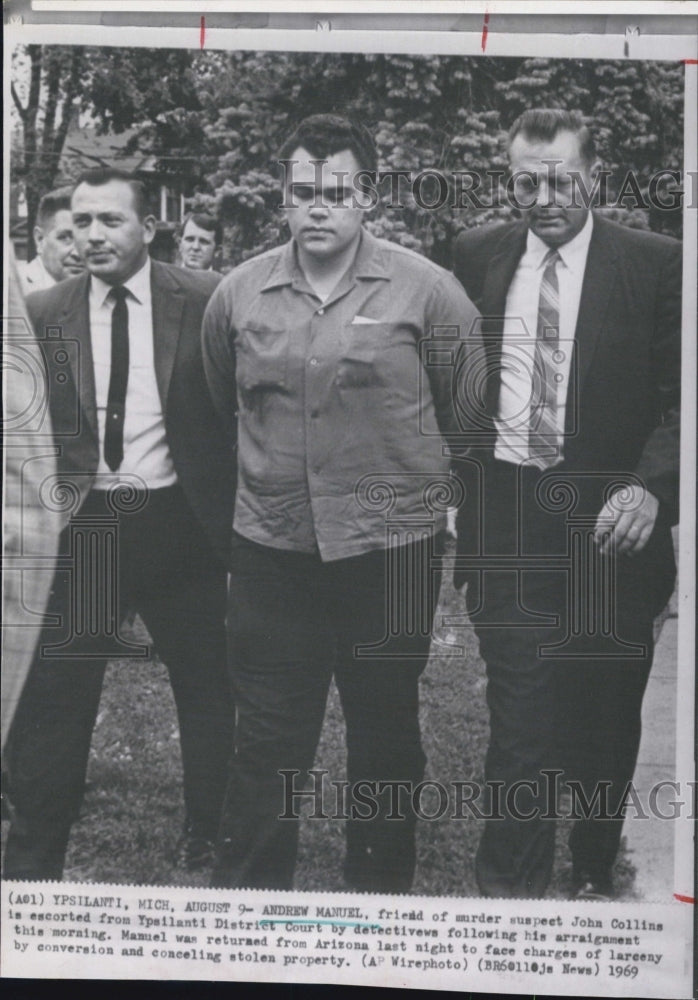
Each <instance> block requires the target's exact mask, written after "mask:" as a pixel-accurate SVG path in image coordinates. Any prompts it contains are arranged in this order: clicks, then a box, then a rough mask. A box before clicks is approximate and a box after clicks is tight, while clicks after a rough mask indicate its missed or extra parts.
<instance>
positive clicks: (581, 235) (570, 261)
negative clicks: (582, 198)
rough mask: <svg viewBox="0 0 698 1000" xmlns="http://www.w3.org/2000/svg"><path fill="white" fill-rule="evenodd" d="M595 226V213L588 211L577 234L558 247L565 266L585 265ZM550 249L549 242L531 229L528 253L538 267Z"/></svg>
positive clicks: (573, 267) (571, 267) (527, 246)
mask: <svg viewBox="0 0 698 1000" xmlns="http://www.w3.org/2000/svg"><path fill="white" fill-rule="evenodd" d="M593 228H594V219H593V215H592V213H591V212H588V213H587V217H586V222H585V223H584V225H583V226H582V228H581V229H580V230H579V232H578V233H577V235H576V236H574V237H573V238H572V239H571V240H570V241H569V242H568V243H563V245H562V246H560V247H557V248H556V249H557V252H558V253H559V255H560V260H561V261H562V263H563V264H564V265H565V267H568V268H569V269H570V270H572V271H574V270H576V269H577V268H579V267H584V265H585V263H586V258H587V252H588V250H589V243H590V242H591V234H592V231H593ZM549 250H550V247H549V246H548V244H547V243H544V242H543V240H542V239H541V238H540V236H536V234H535V233H534V232H533V231H532V230H531V229H529V230H528V237H527V240H526V253H527V254H530V255H531V257H532V260H533V265H534V267H535V268H536V269H537V268H539V267H541V265H542V263H543V260H544V259H545V257H546V256H547V253H548V251H549Z"/></svg>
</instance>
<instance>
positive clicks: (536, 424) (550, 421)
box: [528, 250, 561, 469]
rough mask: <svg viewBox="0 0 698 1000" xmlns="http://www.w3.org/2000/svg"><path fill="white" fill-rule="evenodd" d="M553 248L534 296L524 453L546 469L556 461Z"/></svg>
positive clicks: (556, 296)
mask: <svg viewBox="0 0 698 1000" xmlns="http://www.w3.org/2000/svg"><path fill="white" fill-rule="evenodd" d="M559 260H560V255H559V253H558V252H557V250H549V251H548V253H547V254H546V257H545V260H544V264H545V270H544V271H543V279H542V281H541V283H540V295H539V298H538V328H537V330H536V346H535V354H534V359H533V385H532V387H531V417H530V423H529V431H528V454H529V458H530V460H531V464H533V465H535V466H537V468H539V469H547V468H550V466H551V465H555V464H556V463H557V462H558V461H559V460H560V450H559V447H558V426H557V383H558V380H559V379H560V377H561V376H560V375H559V372H558V369H559V360H560V296H559V291H558V283H557V272H556V267H557V264H558V261H559Z"/></svg>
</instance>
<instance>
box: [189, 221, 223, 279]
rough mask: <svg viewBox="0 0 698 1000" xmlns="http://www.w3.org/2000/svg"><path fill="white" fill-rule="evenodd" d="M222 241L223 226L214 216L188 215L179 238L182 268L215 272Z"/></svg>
mask: <svg viewBox="0 0 698 1000" xmlns="http://www.w3.org/2000/svg"><path fill="white" fill-rule="evenodd" d="M222 239H223V233H222V230H221V224H220V222H219V221H218V220H217V219H214V217H213V216H212V215H206V214H204V213H200V212H196V213H193V214H192V215H188V216H187V218H186V219H185V222H184V226H183V227H182V235H181V236H180V238H179V256H180V259H181V262H182V267H187V268H190V269H191V270H192V271H211V270H213V260H214V257H215V256H216V251H217V250H218V249H219V247H220V245H221V241H222Z"/></svg>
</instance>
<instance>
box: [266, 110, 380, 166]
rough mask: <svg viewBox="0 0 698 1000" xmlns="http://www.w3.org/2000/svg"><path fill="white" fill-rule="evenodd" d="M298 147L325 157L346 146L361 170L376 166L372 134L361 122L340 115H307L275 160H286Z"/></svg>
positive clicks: (323, 158)
mask: <svg viewBox="0 0 698 1000" xmlns="http://www.w3.org/2000/svg"><path fill="white" fill-rule="evenodd" d="M301 146H302V147H303V149H307V150H308V152H309V153H310V154H312V156H314V157H315V158H316V159H318V160H326V159H328V158H329V157H330V156H332V155H333V154H334V153H339V152H341V151H342V150H344V149H348V150H350V151H351V152H352V153H353V154H354V156H355V157H356V161H357V163H358V164H359V167H360V168H361V169H362V170H371V171H374V170H376V169H377V168H378V150H377V149H376V144H375V142H374V141H373V136H372V135H371V133H370V132H369V131H368V129H367V128H366V127H365V126H364V125H359V124H357V123H355V122H351V121H349V119H348V118H343V117H342V116H341V115H310V117H309V118H304V119H303V121H302V122H300V123H299V125H297V126H296V130H295V132H294V133H293V135H291V136H289V137H288V139H286V141H285V142H284V144H283V146H282V147H281V149H280V150H279V155H278V159H279V160H289V159H290V158H291V154H292V153H294V152H295V150H297V149H298V148H299V147H301Z"/></svg>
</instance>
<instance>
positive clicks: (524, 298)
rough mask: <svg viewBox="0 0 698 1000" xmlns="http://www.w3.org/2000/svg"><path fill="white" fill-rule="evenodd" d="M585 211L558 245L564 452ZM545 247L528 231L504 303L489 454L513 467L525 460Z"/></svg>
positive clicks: (587, 232) (587, 227)
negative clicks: (493, 437) (572, 232)
mask: <svg viewBox="0 0 698 1000" xmlns="http://www.w3.org/2000/svg"><path fill="white" fill-rule="evenodd" d="M592 226H593V221H592V214H591V212H589V214H588V216H587V220H586V222H585V224H584V226H583V227H582V229H581V230H580V231H579V232H578V233H577V235H576V236H575V237H574V239H571V240H570V241H569V243H565V244H564V246H561V247H558V248H557V251H558V253H559V255H560V261H559V263H558V265H557V280H558V287H559V300H560V338H559V346H560V352H559V354H558V355H557V356H558V357H559V367H558V372H557V374H558V375H560V376H561V378H559V379H558V381H557V419H558V431H559V439H558V444H559V445H560V447H561V448H562V450H561V452H560V453H561V454H563V455H564V444H563V435H564V430H565V414H566V409H567V401H568V390H569V383H570V373H571V371H572V358H573V354H574V336H575V330H576V327H577V316H578V315H579V303H580V299H581V295H582V283H583V281H584V270H585V268H586V262H587V254H588V252H589V242H590V240H591V233H592ZM549 250H550V247H549V246H548V245H547V244H546V243H544V242H543V240H541V239H540V238H539V237H538V236H536V234H535V233H533V232H532V231H531V230H530V229H529V231H528V237H527V241H526V250H525V252H524V254H523V256H522V258H521V260H520V261H519V265H518V267H517V269H516V271H515V273H514V277H513V279H512V282H511V285H510V286H509V292H508V294H507V303H506V313H505V315H506V319H505V321H504V332H503V336H502V360H501V372H500V393H499V410H498V416H497V419H496V420H495V426H496V428H497V440H496V444H495V452H494V454H495V457H496V458H498V459H500V460H501V461H506V462H513V463H515V464H517V465H523V464H526V463H527V462H528V461H529V457H530V456H529V450H528V431H529V413H530V401H531V375H532V372H533V360H534V352H535V343H536V331H537V326H538V299H539V295H540V285H541V281H542V279H543V271H544V270H545V267H544V263H543V262H544V260H545V257H546V255H547V253H548V251H549Z"/></svg>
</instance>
